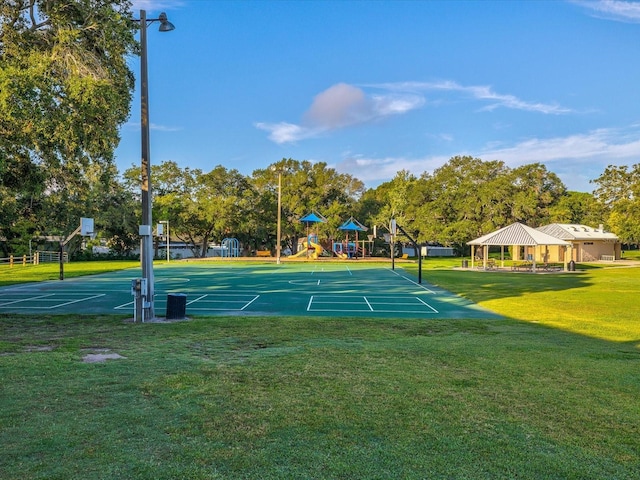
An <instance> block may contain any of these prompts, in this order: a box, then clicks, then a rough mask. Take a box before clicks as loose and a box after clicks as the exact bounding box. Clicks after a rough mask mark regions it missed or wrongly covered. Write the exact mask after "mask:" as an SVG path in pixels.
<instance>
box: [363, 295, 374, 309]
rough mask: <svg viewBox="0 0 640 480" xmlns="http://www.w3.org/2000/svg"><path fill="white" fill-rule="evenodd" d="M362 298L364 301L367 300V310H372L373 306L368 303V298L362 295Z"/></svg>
mask: <svg viewBox="0 0 640 480" xmlns="http://www.w3.org/2000/svg"><path fill="white" fill-rule="evenodd" d="M362 298H364V301H365V302H367V305H368V306H369V310H371V311H372V312H373V307H372V306H371V304H370V303H369V300H367V297H362Z"/></svg>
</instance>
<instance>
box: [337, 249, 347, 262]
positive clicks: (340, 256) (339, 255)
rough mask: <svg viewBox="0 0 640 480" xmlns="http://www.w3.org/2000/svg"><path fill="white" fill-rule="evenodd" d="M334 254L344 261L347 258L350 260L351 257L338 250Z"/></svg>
mask: <svg viewBox="0 0 640 480" xmlns="http://www.w3.org/2000/svg"><path fill="white" fill-rule="evenodd" d="M333 253H334V254H335V256H336V257H338V258H342V259H343V260H344V259H345V258H349V255H347V254H346V253H343V252H338V251H337V250H334V251H333Z"/></svg>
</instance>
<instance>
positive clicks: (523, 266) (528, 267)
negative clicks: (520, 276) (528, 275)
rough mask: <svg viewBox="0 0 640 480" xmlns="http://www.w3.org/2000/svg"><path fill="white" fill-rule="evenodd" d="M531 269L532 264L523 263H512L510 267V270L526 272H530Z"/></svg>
mask: <svg viewBox="0 0 640 480" xmlns="http://www.w3.org/2000/svg"><path fill="white" fill-rule="evenodd" d="M532 269H533V264H532V263H529V262H524V263H514V264H513V265H511V270H526V271H531V270H532Z"/></svg>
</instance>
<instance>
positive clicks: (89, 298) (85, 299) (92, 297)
mask: <svg viewBox="0 0 640 480" xmlns="http://www.w3.org/2000/svg"><path fill="white" fill-rule="evenodd" d="M104 296H105V294H104V293H100V294H98V295H93V296H91V297H85V298H81V299H79V300H71V301H69V302H65V303H60V304H58V305H53V306H51V307H49V309H54V308H59V307H64V306H66V305H71V304H72V303H78V302H86V301H87V300H93V299H94V298H99V297H104Z"/></svg>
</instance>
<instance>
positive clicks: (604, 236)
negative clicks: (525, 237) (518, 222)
mask: <svg viewBox="0 0 640 480" xmlns="http://www.w3.org/2000/svg"><path fill="white" fill-rule="evenodd" d="M536 230H539V231H541V232H543V233H546V234H548V235H551V236H553V237H556V238H560V239H561V240H565V241H566V242H569V243H571V248H570V249H569V250H570V253H569V255H570V256H571V258H570V259H569V260H573V261H575V262H593V261H596V260H609V261H613V260H620V258H621V254H622V247H621V244H620V239H619V238H618V237H617V236H616V235H615V234H613V233H611V232H605V230H604V228H603V227H602V225H600V226H599V227H598V228H593V227H589V226H587V225H578V224H572V223H552V224H551V225H545V226H543V227H538V228H537V229H536ZM549 248H550V251H549V252H548V254H549V255H550V256H551V257H553V258H554V259H553V260H551V261H555V259H558V260H560V259H561V258H562V257H563V254H564V252H563V251H560V249H559V248H558V247H556V248H553V247H549ZM554 250H557V251H554ZM562 250H564V249H562Z"/></svg>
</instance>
